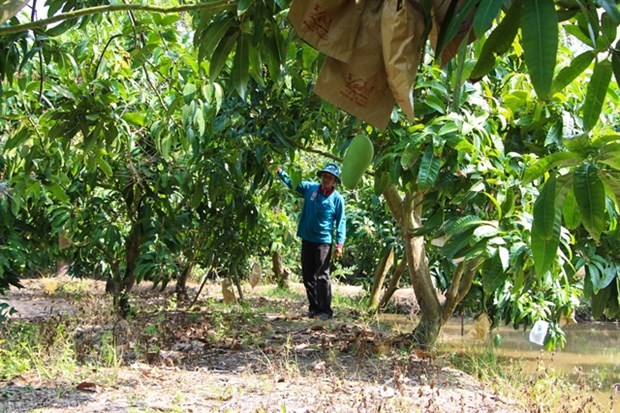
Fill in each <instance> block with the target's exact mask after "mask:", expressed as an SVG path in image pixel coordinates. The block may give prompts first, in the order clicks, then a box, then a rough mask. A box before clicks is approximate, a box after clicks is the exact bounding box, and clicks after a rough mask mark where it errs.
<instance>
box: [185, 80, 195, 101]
mask: <svg viewBox="0 0 620 413" xmlns="http://www.w3.org/2000/svg"><path fill="white" fill-rule="evenodd" d="M195 96H196V85H195V84H194V82H187V83H186V84H185V86H184V87H183V100H184V102H185V104H189V103H190V102H191V101H192V100H194V97H195Z"/></svg>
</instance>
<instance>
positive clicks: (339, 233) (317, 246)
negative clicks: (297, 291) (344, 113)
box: [277, 163, 346, 320]
mask: <svg viewBox="0 0 620 413" xmlns="http://www.w3.org/2000/svg"><path fill="white" fill-rule="evenodd" d="M277 173H278V177H280V179H281V180H282V181H283V182H284V183H285V184H287V185H288V186H289V188H292V184H291V179H290V178H289V176H288V174H287V173H286V172H284V171H283V170H281V169H280V168H278V169H277ZM317 175H318V176H319V177H320V178H321V183H316V182H307V181H303V182H301V183H300V184H299V185H297V188H295V190H296V191H297V192H299V193H300V194H302V195H303V197H304V206H303V209H302V211H301V217H300V219H299V223H298V226H297V236H299V237H300V238H301V240H302V243H301V267H302V273H303V281H304V286H305V287H306V294H307V296H308V304H309V310H308V316H309V317H311V318H314V317H318V318H320V319H321V320H329V319H330V318H332V317H333V314H334V313H333V311H332V308H331V302H332V290H331V284H330V282H329V267H330V263H331V252H332V244H333V242H334V230H335V232H336V236H335V241H336V250H335V255H336V257H340V256H341V255H342V248H343V245H344V239H345V234H346V229H345V226H346V225H345V215H344V200H343V199H342V196H341V195H340V193H338V191H336V189H335V188H334V186H335V185H336V183H340V168H339V167H338V165H336V164H335V163H327V164H326V165H325V167H324V168H323V169H321V170H320V171H318V172H317Z"/></svg>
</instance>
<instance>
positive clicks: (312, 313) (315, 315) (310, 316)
mask: <svg viewBox="0 0 620 413" xmlns="http://www.w3.org/2000/svg"><path fill="white" fill-rule="evenodd" d="M318 315H319V313H317V312H316V311H308V318H316V317H317V316H318Z"/></svg>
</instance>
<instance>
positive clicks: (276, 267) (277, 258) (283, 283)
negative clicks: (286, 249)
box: [271, 251, 291, 290]
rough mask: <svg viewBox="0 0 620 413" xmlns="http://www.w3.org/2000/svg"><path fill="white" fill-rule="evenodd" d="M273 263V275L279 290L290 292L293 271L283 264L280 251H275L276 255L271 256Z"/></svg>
mask: <svg viewBox="0 0 620 413" xmlns="http://www.w3.org/2000/svg"><path fill="white" fill-rule="evenodd" d="M271 262H272V264H273V267H272V269H273V274H274V276H275V280H276V284H277V285H278V288H281V289H283V290H288V289H289V282H290V274H291V271H290V270H289V269H288V268H286V267H285V266H284V264H283V263H282V256H281V255H280V252H279V251H274V253H273V254H271Z"/></svg>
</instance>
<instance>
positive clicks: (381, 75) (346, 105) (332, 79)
mask: <svg viewBox="0 0 620 413" xmlns="http://www.w3.org/2000/svg"><path fill="white" fill-rule="evenodd" d="M382 3H383V0H366V2H365V5H364V11H363V13H362V19H361V24H360V27H359V32H358V35H357V38H356V39H355V45H354V48H353V54H352V56H351V59H350V60H349V61H348V62H346V63H345V62H341V61H339V60H337V59H335V58H332V57H327V59H326V60H325V62H324V63H323V66H322V67H321V71H320V73H319V76H318V78H317V80H316V84H315V86H314V93H316V94H317V95H318V96H320V97H321V98H323V99H324V100H326V101H328V102H330V103H332V104H333V105H335V106H337V107H339V108H341V109H343V110H345V111H347V112H349V113H350V114H352V115H354V116H356V117H358V118H360V119H362V120H363V121H365V122H367V123H369V124H371V125H373V126H375V127H377V128H380V129H385V127H386V126H387V124H388V122H389V120H390V115H391V113H392V109H393V108H394V102H395V100H394V96H392V92H391V90H390V87H389V85H388V81H387V74H386V71H385V64H384V63H383V51H382V45H381V6H382Z"/></svg>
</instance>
